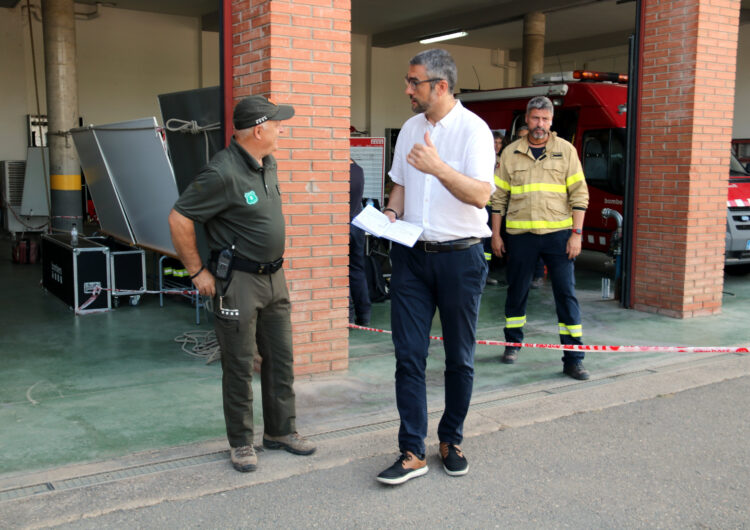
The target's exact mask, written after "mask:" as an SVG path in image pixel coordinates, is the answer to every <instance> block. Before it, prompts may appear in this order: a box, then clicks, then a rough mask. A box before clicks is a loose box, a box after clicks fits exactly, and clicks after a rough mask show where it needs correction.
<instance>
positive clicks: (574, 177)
mask: <svg viewBox="0 0 750 530" xmlns="http://www.w3.org/2000/svg"><path fill="white" fill-rule="evenodd" d="M582 180H583V173H581V172H580V171H579V172H578V173H576V174H575V175H571V176H569V177H568V179H567V180H566V181H565V185H566V186H568V187H570V186H571V185H572V184H575V183H576V182H580V181H582Z"/></svg>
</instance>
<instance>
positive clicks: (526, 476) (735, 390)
mask: <svg viewBox="0 0 750 530" xmlns="http://www.w3.org/2000/svg"><path fill="white" fill-rule="evenodd" d="M748 409H750V377H740V378H737V379H730V380H727V381H723V382H720V383H715V384H710V385H707V386H702V387H698V388H693V389H690V390H686V391H684V392H679V393H676V394H667V395H662V396H659V397H656V398H652V399H646V400H643V401H637V402H632V403H628V404H625V405H621V406H616V407H611V408H606V409H604V410H599V411H593V412H582V413H578V414H574V415H571V416H566V417H563V418H559V419H556V420H553V421H546V422H542V423H536V424H532V425H527V426H523V427H518V428H509V429H505V430H501V431H498V432H493V433H490V434H481V435H478V436H473V437H470V438H467V439H466V440H465V442H464V444H463V447H464V451H465V453H466V455H467V457H468V458H469V462H470V465H471V469H470V471H469V474H468V475H466V476H464V477H449V476H448V475H446V474H445V473H444V472H443V470H442V467H441V464H440V462H439V460H438V459H437V457H436V455H435V447H434V446H433V447H431V451H432V454H431V455H430V456H429V466H430V471H429V473H427V475H425V476H424V477H421V478H416V479H413V480H411V481H409V482H407V483H406V484H404V485H402V486H396V487H388V486H383V485H381V484H379V483H377V482H376V481H375V475H376V474H377V473H378V472H379V471H381V470H382V469H384V468H385V467H387V466H389V465H390V464H391V463H392V462H393V461H394V460H395V457H396V455H395V452H394V454H393V455H392V456H387V457H384V456H382V455H379V456H372V457H367V458H363V459H359V460H354V461H351V457H352V455H351V454H342V465H340V466H337V467H332V468H329V469H312V470H310V471H309V472H304V473H302V474H300V475H296V476H292V477H289V478H284V479H282V480H276V481H271V482H267V483H262V484H256V485H252V486H248V487H242V488H238V489H234V490H230V491H226V492H223V493H218V494H211V495H205V496H201V497H199V498H195V499H189V500H184V501H165V502H161V503H158V504H156V505H153V506H150V507H145V508H139V507H135V508H133V509H127V510H119V511H115V512H111V513H107V514H105V515H102V516H99V517H88V518H86V519H83V520H79V521H77V522H75V523H72V524H68V525H64V526H62V528H96V529H102V528H118V529H119V528H285V527H286V528H326V527H328V528H334V527H335V528H386V527H388V528H414V527H420V528H423V527H428V526H430V527H438V526H439V527H448V528H568V527H569V528H745V527H750V493H748V485H749V484H750V423H748V421H747V420H748ZM394 445H395V441H394ZM340 450H342V451H344V452H346V451H347V448H346V445H345V444H343V445H342V446H341V447H340ZM262 462H263V459H262V457H261V465H262ZM0 526H2V525H1V524H0Z"/></svg>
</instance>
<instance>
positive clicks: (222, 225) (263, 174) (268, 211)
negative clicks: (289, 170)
mask: <svg viewBox="0 0 750 530" xmlns="http://www.w3.org/2000/svg"><path fill="white" fill-rule="evenodd" d="M174 209H175V210H176V211H177V212H179V213H180V214H182V215H184V216H185V217H187V218H188V219H191V220H193V221H195V222H198V223H203V225H205V228H206V239H207V241H208V247H209V248H210V249H211V250H216V251H218V250H221V249H223V248H229V247H231V246H232V244H235V245H236V248H235V255H237V256H239V257H241V258H244V259H248V260H252V261H256V262H258V263H270V262H272V261H275V260H277V259H279V258H280V257H282V256H283V254H284V237H285V233H284V216H283V215H282V213H281V193H280V192H279V183H278V179H277V177H276V159H275V158H274V157H273V156H272V155H268V156H266V157H264V158H263V166H262V167H261V166H260V165H259V164H258V162H256V160H255V159H254V158H253V157H252V156H250V154H249V153H248V152H247V151H245V150H244V149H243V148H242V147H241V146H240V145H239V144H238V143H237V142H236V141H235V139H234V138H232V142H231V143H230V144H229V147H227V148H226V149H224V150H222V151H220V152H218V153H217V154H216V155H215V156H214V157H213V158H212V159H211V161H210V162H209V163H208V165H207V166H206V167H205V168H203V169H202V170H201V172H200V173H198V175H197V176H196V177H195V179H193V181H192V182H191V183H190V185H189V186H188V187H187V189H186V190H185V191H184V192H183V193H182V195H180V198H179V199H177V202H176V203H175V205H174Z"/></svg>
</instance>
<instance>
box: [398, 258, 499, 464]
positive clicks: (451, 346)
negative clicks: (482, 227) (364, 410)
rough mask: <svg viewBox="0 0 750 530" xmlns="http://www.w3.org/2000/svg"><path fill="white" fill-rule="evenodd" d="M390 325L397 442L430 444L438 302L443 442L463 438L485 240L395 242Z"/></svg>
mask: <svg viewBox="0 0 750 530" xmlns="http://www.w3.org/2000/svg"><path fill="white" fill-rule="evenodd" d="M391 263H392V275H391V329H392V330H393V345H394V347H395V350H396V405H397V407H398V412H399V415H400V417H401V427H400V429H399V433H398V444H399V449H400V450H401V451H402V452H403V451H411V452H413V453H415V454H423V453H424V452H425V444H424V439H425V437H426V436H427V387H426V382H425V368H426V365H427V353H428V352H427V350H428V348H429V346H430V339H429V335H430V328H431V326H432V319H433V317H434V316H435V310H436V309H437V310H439V312H440V323H441V325H442V334H443V337H444V348H445V372H444V377H445V411H444V412H443V416H442V418H441V419H440V424H439V425H438V438H439V439H440V441H441V442H448V443H454V444H459V443H461V441H462V439H463V424H464V419H465V418H466V414H467V412H468V410H469V402H470V401H471V391H472V388H473V384H474V350H475V347H476V345H475V338H476V328H477V318H478V316H479V301H480V299H481V296H482V288H483V287H484V282H485V280H486V278H487V265H486V263H485V259H484V252H483V249H482V245H481V244H477V245H473V246H472V247H469V248H468V249H465V250H459V251H454V252H439V253H428V252H424V251H423V250H419V249H414V248H408V247H404V246H402V245H399V244H394V245H393V248H392V249H391Z"/></svg>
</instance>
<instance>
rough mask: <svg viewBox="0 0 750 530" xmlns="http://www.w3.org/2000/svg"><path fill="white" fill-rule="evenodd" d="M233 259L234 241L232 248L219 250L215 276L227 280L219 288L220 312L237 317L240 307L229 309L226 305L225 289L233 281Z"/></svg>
mask: <svg viewBox="0 0 750 530" xmlns="http://www.w3.org/2000/svg"><path fill="white" fill-rule="evenodd" d="M233 261H234V243H232V247H231V248H225V249H222V251H221V252H219V256H218V257H217V259H216V273H214V276H215V277H216V278H218V279H219V280H221V281H222V282H224V281H226V282H227V283H226V285H225V286H221V287H219V290H220V291H221V292H220V294H219V313H220V314H221V315H222V316H224V317H234V318H237V317H239V315H240V311H239V310H238V309H227V308H225V307H224V292H225V291H224V289H225V288H227V287H229V282H230V281H231V280H230V277H231V273H232V262H233ZM219 285H221V284H219Z"/></svg>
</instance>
